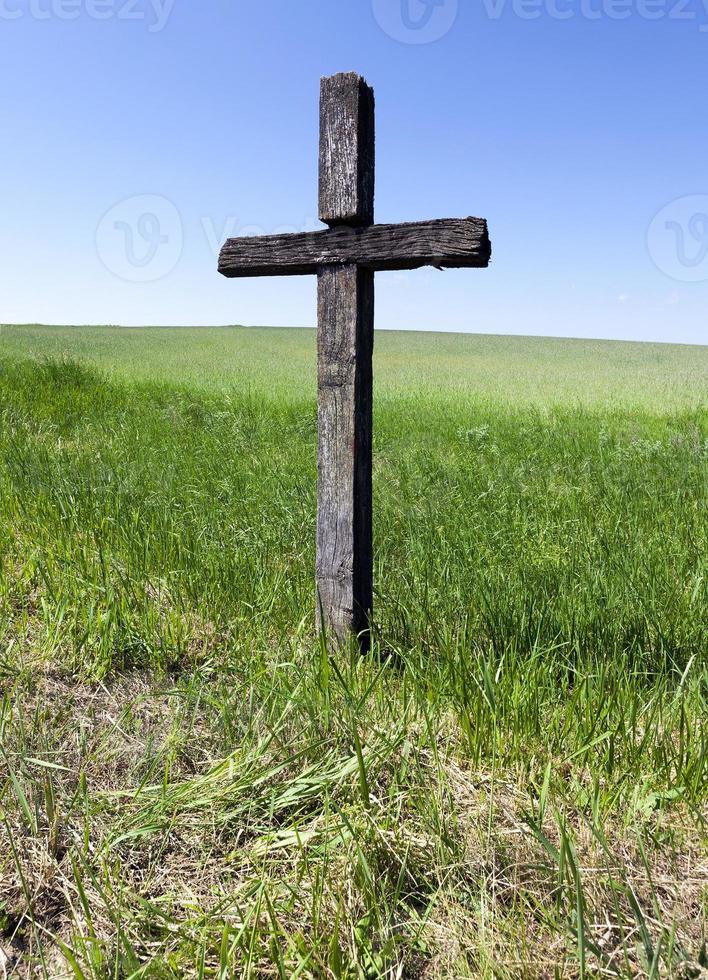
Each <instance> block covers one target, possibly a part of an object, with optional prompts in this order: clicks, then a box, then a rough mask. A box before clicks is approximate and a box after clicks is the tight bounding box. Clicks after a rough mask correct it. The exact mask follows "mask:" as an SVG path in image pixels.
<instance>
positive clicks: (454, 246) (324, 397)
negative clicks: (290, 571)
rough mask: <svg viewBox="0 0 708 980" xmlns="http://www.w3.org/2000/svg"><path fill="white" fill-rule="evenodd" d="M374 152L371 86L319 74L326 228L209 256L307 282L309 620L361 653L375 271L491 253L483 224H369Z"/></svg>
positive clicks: (369, 567) (472, 260)
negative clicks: (312, 551)
mask: <svg viewBox="0 0 708 980" xmlns="http://www.w3.org/2000/svg"><path fill="white" fill-rule="evenodd" d="M374 146H375V139H374V93H373V89H371V88H370V87H369V86H368V85H367V84H366V82H365V81H364V79H363V78H361V77H360V76H359V75H356V74H354V73H349V74H340V75H334V76H332V77H331V78H323V79H322V83H321V97H320V188H319V190H320V192H319V216H320V220H321V221H323V222H324V223H325V224H327V225H329V228H328V229H326V230H323V231H316V232H308V233H304V234H297V235H271V236H267V237H262V238H231V239H229V240H228V241H227V242H226V244H225V245H224V247H223V249H222V250H221V255H220V257H219V272H221V273H222V274H223V275H225V276H229V277H231V278H239V277H245V276H301V275H310V274H311V275H317V283H318V301H317V358H318V417H319V462H318V472H319V477H318V495H317V502H318V508H317V596H318V603H317V604H318V622H319V625H320V627H321V628H323V629H325V630H326V631H327V632H329V633H331V634H334V635H335V636H336V637H337V638H338V639H339V640H346V639H347V638H348V637H351V636H352V634H353V635H355V636H358V637H359V638H360V640H361V642H362V644H363V645H364V646H366V645H368V637H369V627H370V623H371V614H372V604H373V603H372V599H373V552H372V515H371V510H372V484H371V432H372V382H373V372H372V355H373V347H374V273H375V272H380V271H383V270H388V269H418V268H420V267H422V266H426V265H431V266H435V267H436V268H438V269H451V268H485V267H486V266H488V265H489V259H490V256H491V245H490V241H489V234H488V231H487V222H486V221H484V220H483V219H482V218H462V219H452V220H442V221H425V222H418V223H413V224H399V225H375V224H374V223H373V222H374Z"/></svg>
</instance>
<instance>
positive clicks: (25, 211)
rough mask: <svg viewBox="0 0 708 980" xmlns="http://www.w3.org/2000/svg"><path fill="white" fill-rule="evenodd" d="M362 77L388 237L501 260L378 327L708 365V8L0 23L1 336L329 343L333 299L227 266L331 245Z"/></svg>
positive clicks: (435, 285)
mask: <svg viewBox="0 0 708 980" xmlns="http://www.w3.org/2000/svg"><path fill="white" fill-rule="evenodd" d="M348 70H356V71H359V72H361V73H362V74H363V75H365V76H366V78H367V80H368V81H369V82H370V84H372V85H373V86H374V88H375V90H376V97H377V127H378V140H377V197H376V213H377V220H379V221H405V220H416V219H423V218H432V217H456V216H464V215H468V214H472V215H479V216H484V217H486V218H487V219H488V220H489V224H490V231H491V236H492V240H493V244H494V258H493V262H492V266H491V267H490V269H488V270H486V271H484V270H459V271H447V272H444V273H442V272H437V271H434V270H421V271H418V272H411V273H389V274H382V275H379V276H378V277H377V326H378V327H379V328H415V329H426V330H427V329H430V330H460V331H475V332H483V333H529V334H547V335H560V336H581V337H609V338H623V339H638V340H639V339H641V340H662V341H680V342H687V343H708V319H707V317H706V309H707V306H708V304H707V301H708V168H707V167H706V160H707V159H708V128H707V127H706V125H705V120H704V116H705V113H704V112H703V111H702V110H701V108H700V106H701V105H702V103H703V101H704V99H705V93H706V91H708V0H425V2H423V0H301V2H295V0H258V2H253V0H0V77H2V83H3V91H4V92H5V98H4V99H3V101H2V105H1V106H0V125H1V127H2V133H3V136H4V140H3V151H4V152H3V153H2V155H1V156H0V187H1V188H2V202H3V203H2V222H1V223H0V262H1V263H2V275H1V276H0V320H2V321H3V322H29V321H41V322H48V323H124V324H130V325H141V324H223V323H248V324H273V325H303V326H305V325H307V326H309V325H313V324H314V321H315V283H314V281H313V280H312V279H310V278H303V279H292V280H288V279H277V280H269V279H264V280H255V281H227V280H225V279H222V278H221V277H219V276H218V275H217V273H216V271H215V270H216V259H217V251H218V245H219V244H220V242H221V240H222V239H223V238H224V237H225V236H227V235H229V234H244V233H252V232H256V231H260V232H262V233H271V232H274V231H277V230H293V231H295V230H304V229H310V228H316V227H318V223H317V126H318V111H317V105H318V93H319V78H320V76H321V75H324V74H332V73H334V72H337V71H348Z"/></svg>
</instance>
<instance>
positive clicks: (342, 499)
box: [317, 265, 374, 646]
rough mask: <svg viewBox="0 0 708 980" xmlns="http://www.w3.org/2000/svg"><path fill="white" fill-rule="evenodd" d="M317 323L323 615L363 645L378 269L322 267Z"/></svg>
mask: <svg viewBox="0 0 708 980" xmlns="http://www.w3.org/2000/svg"><path fill="white" fill-rule="evenodd" d="M317 323H318V330H317V359H318V372H317V381H318V418H319V463H318V494H317V498H318V507H317V589H318V619H319V623H320V627H321V628H324V629H325V630H326V632H327V633H328V634H330V635H332V636H334V637H335V638H337V639H339V640H346V639H347V637H351V636H352V634H354V635H356V636H359V637H360V640H361V642H362V646H366V645H367V644H368V637H369V625H370V619H371V612H372V600H373V554H372V540H371V539H372V481H371V434H372V392H373V378H372V353H373V345H374V274H373V272H369V271H368V270H366V269H361V268H358V267H357V266H354V265H349V266H344V267H341V266H326V267H324V268H323V269H320V271H319V274H318V305H317Z"/></svg>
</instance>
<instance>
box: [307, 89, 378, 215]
mask: <svg viewBox="0 0 708 980" xmlns="http://www.w3.org/2000/svg"><path fill="white" fill-rule="evenodd" d="M374 127H375V112H374V90H373V89H372V88H370V87H369V86H368V85H367V84H366V82H365V81H364V79H363V78H361V76H360V75H356V74H354V73H353V72H348V73H344V74H340V75H332V77H331V78H323V79H322V82H321V85H320V208H319V212H320V221H324V223H325V224H327V225H330V226H334V225H372V224H373V223H374V170H375V159H374V158H375V147H376V139H375V133H374Z"/></svg>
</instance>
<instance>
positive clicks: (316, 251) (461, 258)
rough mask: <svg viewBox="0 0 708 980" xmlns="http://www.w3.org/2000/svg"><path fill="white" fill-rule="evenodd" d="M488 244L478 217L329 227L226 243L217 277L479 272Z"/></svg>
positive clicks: (486, 257) (487, 256)
mask: <svg viewBox="0 0 708 980" xmlns="http://www.w3.org/2000/svg"><path fill="white" fill-rule="evenodd" d="M491 250H492V249H491V243H490V241H489V232H488V229H487V222H486V221H485V220H484V219H483V218H448V219H440V220H437V221H420V222H411V223H408V224H400V225H370V226H369V227H363V228H349V227H345V228H330V229H326V230H324V231H312V232H304V233H302V234H297V235H269V236H266V237H262V238H231V239H229V240H228V241H227V242H226V244H225V245H224V247H223V248H222V250H221V255H220V257H219V272H221V274H222V275H224V276H227V277H229V278H231V279H237V278H239V277H243V276H249V277H250V276H304V275H313V274H315V273H316V272H317V271H318V269H320V268H322V267H323V266H327V265H348V264H356V265H360V266H362V267H363V268H365V269H369V270H370V271H372V272H384V271H386V270H394V269H419V268H421V267H422V266H426V265H432V266H436V267H437V268H441V269H461V268H466V269H481V268H486V267H487V266H488V265H489V260H490V257H491Z"/></svg>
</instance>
